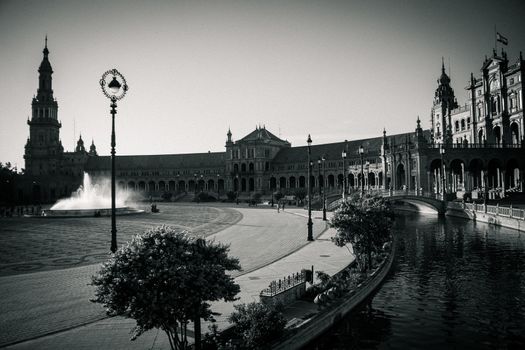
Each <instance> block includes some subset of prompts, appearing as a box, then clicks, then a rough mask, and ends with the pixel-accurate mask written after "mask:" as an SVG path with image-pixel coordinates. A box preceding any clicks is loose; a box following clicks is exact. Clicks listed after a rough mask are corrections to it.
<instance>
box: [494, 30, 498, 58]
mask: <svg viewBox="0 0 525 350" xmlns="http://www.w3.org/2000/svg"><path fill="white" fill-rule="evenodd" d="M497 33H498V31H497V30H496V25H495V24H494V51H496V54H497V53H498V34H497Z"/></svg>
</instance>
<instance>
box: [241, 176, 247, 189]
mask: <svg viewBox="0 0 525 350" xmlns="http://www.w3.org/2000/svg"><path fill="white" fill-rule="evenodd" d="M241 191H242V192H246V179H245V178H242V179H241Z"/></svg>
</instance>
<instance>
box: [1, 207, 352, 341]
mask: <svg viewBox="0 0 525 350" xmlns="http://www.w3.org/2000/svg"><path fill="white" fill-rule="evenodd" d="M239 211H241V212H242V214H243V219H242V220H241V221H240V222H239V223H238V224H236V225H234V226H232V227H229V228H227V229H225V230H223V231H221V232H218V233H217V234H215V235H214V237H215V238H216V239H217V240H219V241H221V242H229V243H230V244H231V254H232V255H235V256H238V257H239V258H240V260H241V264H242V266H243V268H244V274H242V275H239V276H238V277H237V278H236V281H237V283H239V284H240V286H241V293H240V295H239V296H240V298H241V299H240V300H239V301H238V302H249V301H254V300H258V294H259V292H260V290H262V289H263V288H265V287H267V286H268V284H269V283H270V281H272V280H274V279H277V278H280V277H284V276H286V275H288V274H290V273H293V272H297V271H300V270H301V269H303V268H308V267H310V266H311V265H314V266H315V269H316V270H317V271H319V270H323V271H325V272H327V273H330V274H332V273H335V272H337V271H339V270H340V269H341V268H343V267H344V266H346V265H347V264H348V263H349V262H350V261H351V259H352V256H351V254H350V252H349V250H348V249H347V248H338V247H336V246H335V245H334V244H333V243H332V242H331V241H330V240H329V236H330V235H332V234H333V232H332V231H331V230H328V231H326V232H325V233H324V234H323V236H322V237H320V239H318V240H316V241H315V242H313V243H311V244H308V245H306V246H305V244H306V220H305V217H304V216H305V215H304V214H305V211H304V210H301V209H290V210H288V209H287V211H286V212H285V213H282V212H281V213H279V214H277V213H276V212H275V211H272V210H260V209H247V208H246V209H239ZM315 217H317V219H314V233H315V235H319V234H320V233H321V232H322V231H323V230H324V228H325V223H324V222H323V221H321V220H320V216H319V214H318V213H317V214H316V215H315V216H314V218H315ZM254 242H255V243H256V244H254ZM301 246H303V248H301ZM299 248H300V249H299ZM290 252H292V253H291V254H290ZM279 258H280V259H279ZM276 259H277V261H276ZM97 269H98V265H91V266H86V267H80V268H73V269H67V270H61V271H46V272H41V273H34V274H25V275H20V276H9V277H3V278H0V285H2V292H1V293H0V297H1V299H0V302H1V305H0V306H1V307H2V310H6V312H4V313H3V315H2V316H0V328H1V329H2V333H3V335H0V337H1V338H0V339H1V340H2V343H4V344H6V343H8V342H13V341H17V340H22V339H28V338H33V337H38V336H40V337H39V338H37V339H34V340H29V341H25V342H21V343H18V344H15V345H12V346H10V347H8V348H11V349H95V348H96V349H98V350H102V349H157V348H158V349H161V348H163V349H166V348H169V345H168V343H167V338H166V337H165V336H164V333H163V332H158V331H156V330H154V331H150V332H148V333H147V334H144V335H143V336H141V337H139V338H138V339H137V340H136V341H135V342H130V341H129V337H130V335H129V331H130V329H131V328H132V327H133V326H134V321H133V320H127V319H123V318H118V317H117V318H109V319H108V318H104V313H103V311H102V310H101V307H100V305H97V304H93V303H90V302H88V301H87V300H88V299H89V298H90V297H91V296H92V295H93V290H92V287H91V286H87V285H86V284H87V282H88V281H89V276H91V275H92V274H93V273H94V272H95V271H96V270H97ZM246 271H251V272H247V273H246ZM6 282H8V283H6ZM4 286H5V287H6V289H4ZM4 290H5V292H4ZM35 294H36V295H37V296H36V297H35ZM213 309H214V311H217V312H220V313H222V316H221V317H219V318H218V324H219V326H220V327H221V328H222V327H224V326H225V325H226V317H227V315H228V314H229V313H230V312H231V311H232V310H233V303H216V304H214V305H213ZM101 318H104V319H102V320H101ZM97 320H99V321H97ZM87 322H91V323H90V324H87V325H83V326H82V324H85V323H87ZM68 327H73V328H71V329H69V330H65V331H64V328H68ZM203 331H206V327H203ZM52 332H56V333H55V334H50V335H49V333H52ZM44 334H48V335H47V336H42V335H44Z"/></svg>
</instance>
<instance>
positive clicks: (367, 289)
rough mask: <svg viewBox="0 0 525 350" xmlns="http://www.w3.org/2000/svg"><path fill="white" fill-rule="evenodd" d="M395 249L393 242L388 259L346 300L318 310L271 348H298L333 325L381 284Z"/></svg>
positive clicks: (281, 349)
mask: <svg viewBox="0 0 525 350" xmlns="http://www.w3.org/2000/svg"><path fill="white" fill-rule="evenodd" d="M395 250H396V244H393V247H392V251H391V252H390V254H389V256H388V259H387V260H386V261H384V262H383V264H382V265H381V266H380V267H379V268H378V269H377V270H376V272H375V273H374V275H373V276H371V277H369V278H368V279H367V280H366V281H364V282H363V283H362V284H361V287H359V288H358V289H357V290H355V291H353V292H350V293H348V294H347V295H346V296H343V297H342V298H347V299H346V300H341V302H340V303H339V304H337V305H333V306H328V307H327V308H326V309H324V310H322V311H320V313H319V314H317V315H316V316H314V317H313V318H312V319H311V320H309V321H307V322H306V323H305V324H304V325H303V326H301V327H299V328H297V329H296V330H294V331H295V333H293V334H290V335H288V336H287V337H286V338H285V339H283V340H282V341H281V342H279V343H278V344H275V345H274V346H272V349H280V350H288V349H300V348H302V347H304V346H306V345H307V344H308V343H310V342H311V341H313V340H314V339H315V338H317V337H319V336H320V335H321V334H323V333H324V332H326V331H327V330H328V329H330V328H331V327H333V326H334V325H335V324H336V323H337V322H339V321H340V320H341V319H342V318H343V317H344V316H345V315H346V314H348V313H349V312H350V311H352V309H353V308H354V307H356V306H357V305H359V304H360V303H361V302H363V301H364V300H365V299H366V298H368V297H369V296H370V295H371V294H372V292H374V290H376V289H377V288H378V287H379V286H380V285H381V283H382V282H383V280H384V279H385V277H386V276H387V275H388V273H389V272H390V268H391V267H392V263H393V262H394V257H395ZM342 298H340V299H342ZM338 301H339V299H337V300H335V301H334V302H338Z"/></svg>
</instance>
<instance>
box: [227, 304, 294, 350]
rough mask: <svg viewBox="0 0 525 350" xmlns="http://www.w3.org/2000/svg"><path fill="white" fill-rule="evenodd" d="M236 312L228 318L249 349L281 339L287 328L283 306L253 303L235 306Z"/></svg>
mask: <svg viewBox="0 0 525 350" xmlns="http://www.w3.org/2000/svg"><path fill="white" fill-rule="evenodd" d="M234 307H235V311H234V312H233V313H232V314H231V315H230V316H229V317H228V320H229V321H230V322H231V323H233V324H234V326H235V332H236V333H237V334H238V335H240V336H241V337H242V338H243V340H244V345H245V346H246V347H247V348H252V349H253V348H255V349H256V348H260V347H262V346H264V345H268V344H269V343H271V342H272V341H274V340H275V339H277V338H279V337H280V336H281V335H282V334H283V331H284V327H285V326H286V319H285V318H284V316H283V313H282V309H283V306H282V304H264V303H261V302H258V303H256V302H252V303H249V304H238V305H234Z"/></svg>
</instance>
